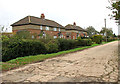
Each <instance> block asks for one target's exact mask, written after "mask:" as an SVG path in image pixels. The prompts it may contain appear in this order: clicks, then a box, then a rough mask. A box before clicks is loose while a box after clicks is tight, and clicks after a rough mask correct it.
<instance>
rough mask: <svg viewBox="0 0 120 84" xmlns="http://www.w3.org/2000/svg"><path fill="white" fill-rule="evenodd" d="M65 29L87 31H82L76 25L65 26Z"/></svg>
mask: <svg viewBox="0 0 120 84" xmlns="http://www.w3.org/2000/svg"><path fill="white" fill-rule="evenodd" d="M65 29H66V30H78V31H85V30H84V29H82V28H81V27H79V26H76V25H71V24H68V25H66V26H65Z"/></svg>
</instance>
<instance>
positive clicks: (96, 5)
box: [0, 0, 118, 35]
mask: <svg viewBox="0 0 120 84" xmlns="http://www.w3.org/2000/svg"><path fill="white" fill-rule="evenodd" d="M107 6H110V4H109V2H108V0H0V26H5V27H7V28H9V29H8V31H9V32H11V31H12V27H11V26H10V25H11V24H13V23H14V22H17V21H18V20H20V19H22V18H24V17H26V16H28V15H31V16H36V17H40V15H41V13H44V14H45V18H46V19H50V20H54V21H56V22H58V23H59V24H61V25H63V26H66V25H67V24H73V22H76V25H77V26H80V27H82V28H83V29H85V28H87V27H89V26H93V27H94V28H95V29H96V30H97V31H100V30H101V29H102V27H105V23H104V19H106V27H107V28H112V30H113V32H114V33H115V34H116V35H117V34H118V26H117V24H116V23H115V21H114V20H110V17H109V16H108V15H109V14H111V10H109V9H107V8H106V7H107Z"/></svg>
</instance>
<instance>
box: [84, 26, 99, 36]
mask: <svg viewBox="0 0 120 84" xmlns="http://www.w3.org/2000/svg"><path fill="white" fill-rule="evenodd" d="M86 31H87V34H88V36H90V37H92V36H93V35H95V34H98V33H99V32H98V31H96V30H95V28H94V27H92V26H89V27H87V28H86Z"/></svg>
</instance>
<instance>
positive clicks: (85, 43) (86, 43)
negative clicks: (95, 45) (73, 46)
mask: <svg viewBox="0 0 120 84" xmlns="http://www.w3.org/2000/svg"><path fill="white" fill-rule="evenodd" d="M90 45H92V40H91V39H78V40H77V46H90Z"/></svg>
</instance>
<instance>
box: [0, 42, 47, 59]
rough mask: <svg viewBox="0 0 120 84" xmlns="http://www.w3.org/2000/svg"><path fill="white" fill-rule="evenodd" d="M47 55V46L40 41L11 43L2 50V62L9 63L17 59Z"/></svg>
mask: <svg viewBox="0 0 120 84" xmlns="http://www.w3.org/2000/svg"><path fill="white" fill-rule="evenodd" d="M8 41H9V40H8ZM44 53H46V48H45V45H44V44H43V43H42V42H40V41H33V40H26V41H23V40H21V41H19V40H18V41H15V40H14V41H13V42H9V44H8V46H7V47H4V46H3V48H2V61H8V60H11V59H15V58H17V57H24V56H29V55H36V54H44Z"/></svg>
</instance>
